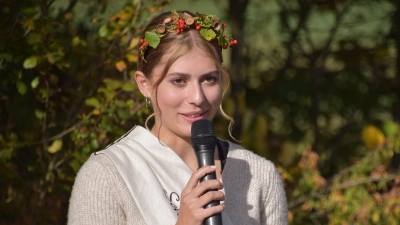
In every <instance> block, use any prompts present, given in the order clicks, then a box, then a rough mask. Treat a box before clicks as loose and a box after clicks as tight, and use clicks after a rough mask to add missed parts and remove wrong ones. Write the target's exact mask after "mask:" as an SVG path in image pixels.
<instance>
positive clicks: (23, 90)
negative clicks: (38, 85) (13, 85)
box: [17, 81, 27, 95]
mask: <svg viewBox="0 0 400 225" xmlns="http://www.w3.org/2000/svg"><path fill="white" fill-rule="evenodd" d="M17 89H18V92H19V93H20V94H21V95H25V93H26V90H27V88H26V85H25V83H24V82H22V81H18V82H17Z"/></svg>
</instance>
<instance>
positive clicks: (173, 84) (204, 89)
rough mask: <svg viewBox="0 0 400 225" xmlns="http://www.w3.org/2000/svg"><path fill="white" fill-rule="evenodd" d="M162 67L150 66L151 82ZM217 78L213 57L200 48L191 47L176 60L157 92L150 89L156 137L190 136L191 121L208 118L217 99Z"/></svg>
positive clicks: (218, 76) (214, 111)
mask: <svg viewBox="0 0 400 225" xmlns="http://www.w3.org/2000/svg"><path fill="white" fill-rule="evenodd" d="M163 67H164V65H162V66H158V67H156V68H155V69H154V73H153V74H154V76H153V80H152V81H153V82H154V81H157V80H158V78H159V77H160V76H161V73H162V69H163ZM221 79H222V78H221V74H220V72H219V70H218V67H217V65H216V64H215V61H214V60H213V59H212V58H210V57H209V56H207V55H206V54H205V53H204V52H202V51H201V50H198V49H195V50H192V51H190V52H189V53H188V54H186V55H184V56H182V57H180V58H179V59H178V60H176V61H175V62H174V63H173V64H172V65H171V67H170V68H169V70H168V72H167V74H166V76H165V77H164V79H163V80H162V81H161V83H160V84H159V86H158V88H157V93H155V90H153V93H152V101H153V107H154V109H155V110H154V111H155V126H154V128H155V129H156V130H155V132H158V128H159V127H160V125H161V130H160V132H161V133H160V134H161V135H160V138H162V139H164V138H165V139H168V138H169V137H171V138H172V137H173V136H179V137H181V138H190V136H191V126H192V123H193V122H194V121H196V120H200V119H208V120H212V119H213V117H214V115H215V113H216V112H217V110H218V108H219V105H220V103H221V98H222V97H221V88H222V80H221ZM155 98H156V99H155ZM158 107H159V108H158ZM171 135H172V136H171ZM172 140H173V138H172Z"/></svg>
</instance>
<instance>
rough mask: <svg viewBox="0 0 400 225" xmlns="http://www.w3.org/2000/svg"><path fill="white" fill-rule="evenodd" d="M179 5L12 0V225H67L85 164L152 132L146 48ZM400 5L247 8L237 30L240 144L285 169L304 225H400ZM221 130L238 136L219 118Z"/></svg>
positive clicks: (373, 0)
mask: <svg viewBox="0 0 400 225" xmlns="http://www.w3.org/2000/svg"><path fill="white" fill-rule="evenodd" d="M235 2H236V3H237V1H233V0H232V1H229V4H230V5H228V6H225V4H222V3H221V4H220V5H224V7H228V8H229V7H233V6H232V4H235ZM167 3H168V1H165V0H158V1H157V0H151V1H140V0H134V1H125V0H119V1H79V0H71V1H68V0H56V1H20V2H16V1H11V0H5V1H3V2H2V3H1V7H0V27H1V28H0V77H1V80H0V87H1V89H0V101H1V104H0V124H1V126H0V143H1V144H0V162H1V163H0V209H1V210H0V215H1V216H0V223H1V224H65V222H66V215H67V208H68V199H69V196H70V191H71V188H72V184H73V181H74V178H75V176H76V173H77V171H78V170H79V168H80V166H81V165H82V164H83V163H84V162H85V161H86V159H87V158H88V157H89V155H90V154H91V153H92V152H94V151H96V150H100V149H102V148H104V147H105V146H107V145H108V144H110V143H111V142H112V141H114V140H115V139H117V138H118V137H119V136H121V135H122V134H124V133H125V132H126V131H128V130H129V129H130V128H132V127H133V126H134V125H135V124H144V120H145V118H146V117H147V116H148V115H149V111H148V108H146V107H143V106H144V103H143V97H142V96H141V95H140V94H139V92H138V90H137V88H136V85H135V84H134V83H133V79H132V75H133V73H134V71H135V66H136V65H135V63H136V61H137V57H138V55H137V52H136V51H135V49H136V48H137V44H138V40H139V38H140V34H141V31H142V30H143V27H144V25H145V24H147V23H148V21H149V18H151V17H152V16H154V15H156V14H158V13H159V12H160V11H162V10H163V7H164V5H165V4H167ZM174 3H175V2H173V4H174ZM204 4H210V3H209V2H208V3H204ZM178 5H179V2H178ZM177 9H178V8H177ZM399 9H400V7H399V3H398V2H397V1H394V0H386V1H377V0H362V1H334V2H332V1H302V0H290V1H280V0H275V1H272V0H268V1H267V0H265V1H264V0H251V1H248V5H247V9H246V10H244V11H245V15H243V16H244V18H245V20H246V21H244V22H245V23H244V24H245V25H244V27H243V30H239V31H235V32H242V33H243V34H245V35H243V37H242V38H243V39H240V40H239V41H240V44H239V46H238V47H239V48H240V51H239V52H234V54H239V55H240V57H241V59H242V62H243V66H242V67H241V68H240V71H236V72H239V74H240V77H233V78H234V79H233V81H234V82H236V84H235V83H234V84H233V85H237V83H239V85H240V86H241V87H242V88H241V89H236V88H233V89H231V91H230V94H228V96H226V98H225V100H224V103H223V104H224V109H225V111H226V112H227V113H228V114H229V115H236V116H237V115H239V117H240V120H238V123H239V124H237V126H236V128H240V129H239V132H238V133H239V137H236V138H238V139H239V140H241V141H242V142H241V144H243V145H244V146H245V147H247V148H248V149H251V150H253V151H254V152H256V153H258V154H260V155H262V156H265V157H267V158H268V159H270V160H272V161H273V162H275V164H276V166H277V167H278V169H279V171H280V172H281V174H282V177H283V180H284V183H285V188H286V193H287V197H288V203H289V210H290V213H289V220H290V221H291V224H396V222H397V221H399V220H400V216H399V215H400V201H399V200H398V199H399V197H400V196H399V195H400V189H399V182H400V176H399V175H398V163H396V160H394V159H395V158H396V155H398V154H399V153H400V129H399V121H400V118H399V115H400V111H396V110H397V108H396V107H399V108H400V104H399V101H400V95H399V94H398V93H400V81H399V80H400V75H399V73H400V72H399V65H398V63H397V62H398V52H399V50H398V49H399V43H400V40H399V38H398V37H399V36H398V34H399V30H400V28H399V22H398V20H396V18H397V17H396V15H399ZM227 11H229V9H228V10H227ZM204 13H207V12H204ZM221 18H222V17H221ZM231 19H232V18H229V16H228V15H227V16H225V18H224V21H227V23H228V25H229V24H230V23H229V20H231ZM396 21H397V22H396ZM233 26H234V25H233ZM229 28H230V27H229ZM240 29H241V28H240ZM396 35H397V36H396ZM396 60H397V61H396ZM227 61H228V62H229V60H227ZM226 66H227V67H228V70H229V69H230V68H231V67H230V65H229V64H228V65H226ZM232 68H233V67H232ZM231 72H233V71H231ZM232 74H234V75H233V76H237V75H236V74H238V73H232ZM233 96H235V97H233ZM397 112H398V113H397ZM215 129H216V131H217V133H218V134H219V136H221V137H229V135H228V134H227V121H224V120H223V119H221V118H220V117H218V118H216V124H215Z"/></svg>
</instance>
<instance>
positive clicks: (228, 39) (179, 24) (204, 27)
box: [139, 10, 237, 61]
mask: <svg viewBox="0 0 400 225" xmlns="http://www.w3.org/2000/svg"><path fill="white" fill-rule="evenodd" d="M171 12H172V13H173V14H174V16H172V17H167V18H165V19H164V21H163V23H162V24H159V25H157V27H156V28H155V29H153V30H152V31H146V32H145V36H144V38H142V39H140V40H139V42H140V46H139V53H140V55H141V57H142V59H143V60H144V61H146V60H145V59H144V54H145V52H146V49H147V47H148V46H150V47H152V48H154V49H156V48H157V47H158V45H159V44H160V41H161V38H162V37H164V36H165V35H167V34H168V33H170V32H174V33H176V34H180V33H182V32H183V31H186V30H190V29H196V30H198V31H200V34H201V36H203V37H204V39H206V40H207V41H211V40H213V39H215V38H217V40H218V45H219V46H221V47H222V48H223V49H227V48H228V46H229V47H233V46H234V45H236V44H237V40H235V39H233V38H232V36H231V35H226V34H224V30H225V28H226V26H227V25H226V24H225V23H222V24H221V23H220V20H219V18H218V17H217V16H216V15H205V14H200V13H198V12H196V16H194V17H193V16H191V15H189V14H188V13H186V12H185V13H183V17H181V16H180V15H179V14H178V13H177V12H176V11H175V10H172V11H171Z"/></svg>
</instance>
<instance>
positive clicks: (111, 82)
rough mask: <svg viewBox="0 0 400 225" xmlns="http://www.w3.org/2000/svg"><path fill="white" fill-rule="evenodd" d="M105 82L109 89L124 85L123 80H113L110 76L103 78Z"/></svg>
mask: <svg viewBox="0 0 400 225" xmlns="http://www.w3.org/2000/svg"><path fill="white" fill-rule="evenodd" d="M103 82H104V83H105V84H106V86H107V89H110V90H115V89H118V88H120V87H121V86H122V83H121V81H119V80H113V79H110V78H105V79H104V80H103Z"/></svg>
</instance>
